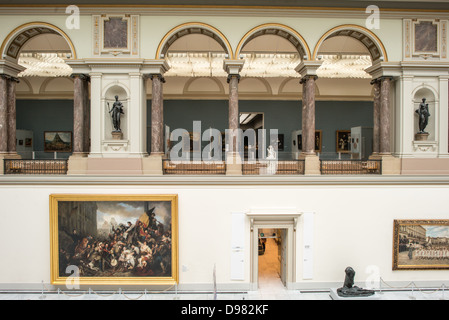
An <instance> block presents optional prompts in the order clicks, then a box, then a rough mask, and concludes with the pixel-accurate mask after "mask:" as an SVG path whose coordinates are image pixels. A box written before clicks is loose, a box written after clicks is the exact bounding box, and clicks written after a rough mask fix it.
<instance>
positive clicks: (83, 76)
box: [70, 73, 90, 81]
mask: <svg viewBox="0 0 449 320" xmlns="http://www.w3.org/2000/svg"><path fill="white" fill-rule="evenodd" d="M70 78H72V79H74V78H80V79H81V80H84V81H90V76H89V75H88V74H85V73H72V74H71V75H70Z"/></svg>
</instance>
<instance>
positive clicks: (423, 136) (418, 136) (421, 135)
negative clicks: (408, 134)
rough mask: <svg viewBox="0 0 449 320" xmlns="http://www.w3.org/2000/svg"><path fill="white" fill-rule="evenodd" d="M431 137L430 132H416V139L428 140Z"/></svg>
mask: <svg viewBox="0 0 449 320" xmlns="http://www.w3.org/2000/svg"><path fill="white" fill-rule="evenodd" d="M428 138H429V134H428V133H417V134H415V141H427V139H428Z"/></svg>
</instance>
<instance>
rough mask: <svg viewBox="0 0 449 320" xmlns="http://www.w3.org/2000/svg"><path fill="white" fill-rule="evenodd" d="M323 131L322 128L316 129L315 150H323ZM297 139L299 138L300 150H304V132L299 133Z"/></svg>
mask: <svg viewBox="0 0 449 320" xmlns="http://www.w3.org/2000/svg"><path fill="white" fill-rule="evenodd" d="M321 133H322V131H321V130H316V131H315V152H321V149H322V142H321V136H322V135H321ZM297 140H298V150H299V151H302V134H298V137H297Z"/></svg>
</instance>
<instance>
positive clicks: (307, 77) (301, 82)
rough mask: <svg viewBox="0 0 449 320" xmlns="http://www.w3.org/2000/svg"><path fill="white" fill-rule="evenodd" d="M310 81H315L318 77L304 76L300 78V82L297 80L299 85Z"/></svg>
mask: <svg viewBox="0 0 449 320" xmlns="http://www.w3.org/2000/svg"><path fill="white" fill-rule="evenodd" d="M310 79H313V80H315V81H316V80H317V79H318V76H312V75H306V76H304V77H302V78H301V80H299V83H300V84H303V83H305V82H306V81H308V80H310Z"/></svg>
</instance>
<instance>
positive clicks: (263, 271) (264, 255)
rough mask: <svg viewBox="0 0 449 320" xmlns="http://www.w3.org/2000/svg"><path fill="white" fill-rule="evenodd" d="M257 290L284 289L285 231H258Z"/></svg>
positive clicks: (283, 229) (281, 229) (264, 229)
mask: <svg viewBox="0 0 449 320" xmlns="http://www.w3.org/2000/svg"><path fill="white" fill-rule="evenodd" d="M258 234H259V235H258V237H259V240H258V256H259V258H258V283H259V289H275V288H284V287H286V262H287V237H286V236H287V229H285V228H280V229H266V228H260V229H259V230H258Z"/></svg>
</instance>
